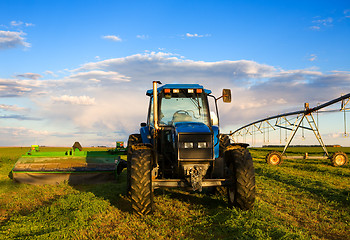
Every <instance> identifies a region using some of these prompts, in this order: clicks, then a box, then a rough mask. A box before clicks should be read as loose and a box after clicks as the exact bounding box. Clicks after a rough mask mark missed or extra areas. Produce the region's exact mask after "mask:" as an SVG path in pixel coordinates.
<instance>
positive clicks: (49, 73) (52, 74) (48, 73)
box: [44, 70, 58, 77]
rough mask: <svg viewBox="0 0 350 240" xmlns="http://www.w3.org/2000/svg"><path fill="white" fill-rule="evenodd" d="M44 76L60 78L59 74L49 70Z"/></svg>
mask: <svg viewBox="0 0 350 240" xmlns="http://www.w3.org/2000/svg"><path fill="white" fill-rule="evenodd" d="M44 74H46V75H50V76H53V77H58V75H57V74H55V73H54V72H53V71H49V70H47V71H45V72H44Z"/></svg>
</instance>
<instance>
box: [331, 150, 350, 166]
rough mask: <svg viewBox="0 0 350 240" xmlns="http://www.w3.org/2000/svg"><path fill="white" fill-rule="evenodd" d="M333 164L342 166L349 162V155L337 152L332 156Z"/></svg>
mask: <svg viewBox="0 0 350 240" xmlns="http://www.w3.org/2000/svg"><path fill="white" fill-rule="evenodd" d="M331 161H332V165H333V166H334V167H340V166H343V165H345V164H346V163H347V162H348V156H347V155H346V154H345V153H343V152H335V153H334V154H333V155H332V157H331Z"/></svg>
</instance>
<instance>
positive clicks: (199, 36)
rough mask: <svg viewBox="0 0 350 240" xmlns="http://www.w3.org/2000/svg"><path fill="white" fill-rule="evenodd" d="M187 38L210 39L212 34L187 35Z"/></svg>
mask: <svg viewBox="0 0 350 240" xmlns="http://www.w3.org/2000/svg"><path fill="white" fill-rule="evenodd" d="M186 37H189V38H202V37H210V34H205V35H199V34H197V33H186Z"/></svg>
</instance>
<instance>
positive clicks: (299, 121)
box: [229, 93, 350, 160]
mask: <svg viewBox="0 0 350 240" xmlns="http://www.w3.org/2000/svg"><path fill="white" fill-rule="evenodd" d="M339 102H340V103H341V104H340V108H339V109H334V110H321V109H323V108H326V107H328V106H331V105H333V104H336V103H339ZM349 102H350V93H348V94H346V95H343V96H341V97H338V98H336V99H333V100H331V101H329V102H326V103H324V104H321V105H319V106H317V107H314V108H310V107H309V104H308V103H305V104H304V110H301V111H295V112H289V113H284V114H279V115H275V116H272V117H267V118H264V119H260V120H257V121H254V122H252V123H249V124H247V125H244V126H242V127H240V128H238V129H237V130H235V131H233V132H231V133H230V134H229V135H230V136H231V138H232V140H233V141H234V142H235V139H237V138H238V136H242V137H245V136H246V135H252V136H253V137H254V134H255V133H256V132H260V133H262V134H264V139H265V133H266V129H267V130H269V129H273V130H277V129H280V138H281V130H282V129H285V130H286V131H287V130H289V131H291V133H290V135H289V137H288V140H287V143H286V145H285V146H284V149H283V152H282V154H281V156H280V158H282V156H283V155H284V154H285V152H286V150H287V148H288V147H289V145H290V143H291V142H292V140H293V138H294V136H295V134H296V132H297V131H298V129H299V128H301V129H303V131H304V129H305V130H310V131H312V132H313V133H314V135H315V137H316V139H317V141H318V142H319V144H320V146H321V147H322V148H323V150H324V152H325V157H327V158H331V157H330V155H329V153H328V151H327V148H326V145H325V144H324V142H323V140H322V137H321V134H320V132H319V129H318V126H317V125H318V121H317V122H316V121H315V118H314V116H313V113H316V114H317V119H318V113H322V112H341V111H343V112H344V135H345V136H348V135H349V134H348V133H347V129H346V111H347V110H350V104H349ZM293 115H296V118H295V121H294V122H293V121H292V120H290V119H288V118H287V117H289V116H293ZM304 120H306V122H307V123H308V126H304ZM267 134H269V131H267ZM345 156H346V155H345ZM346 160H347V159H346Z"/></svg>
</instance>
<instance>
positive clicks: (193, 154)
mask: <svg viewBox="0 0 350 240" xmlns="http://www.w3.org/2000/svg"><path fill="white" fill-rule="evenodd" d="M198 142H206V143H207V147H206V148H198ZM178 143H179V144H178V147H179V160H191V159H194V160H197V159H203V160H204V159H206V160H208V159H213V135H212V134H211V133H180V134H179V141H178ZM184 143H193V144H184ZM185 146H193V147H192V148H185Z"/></svg>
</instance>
